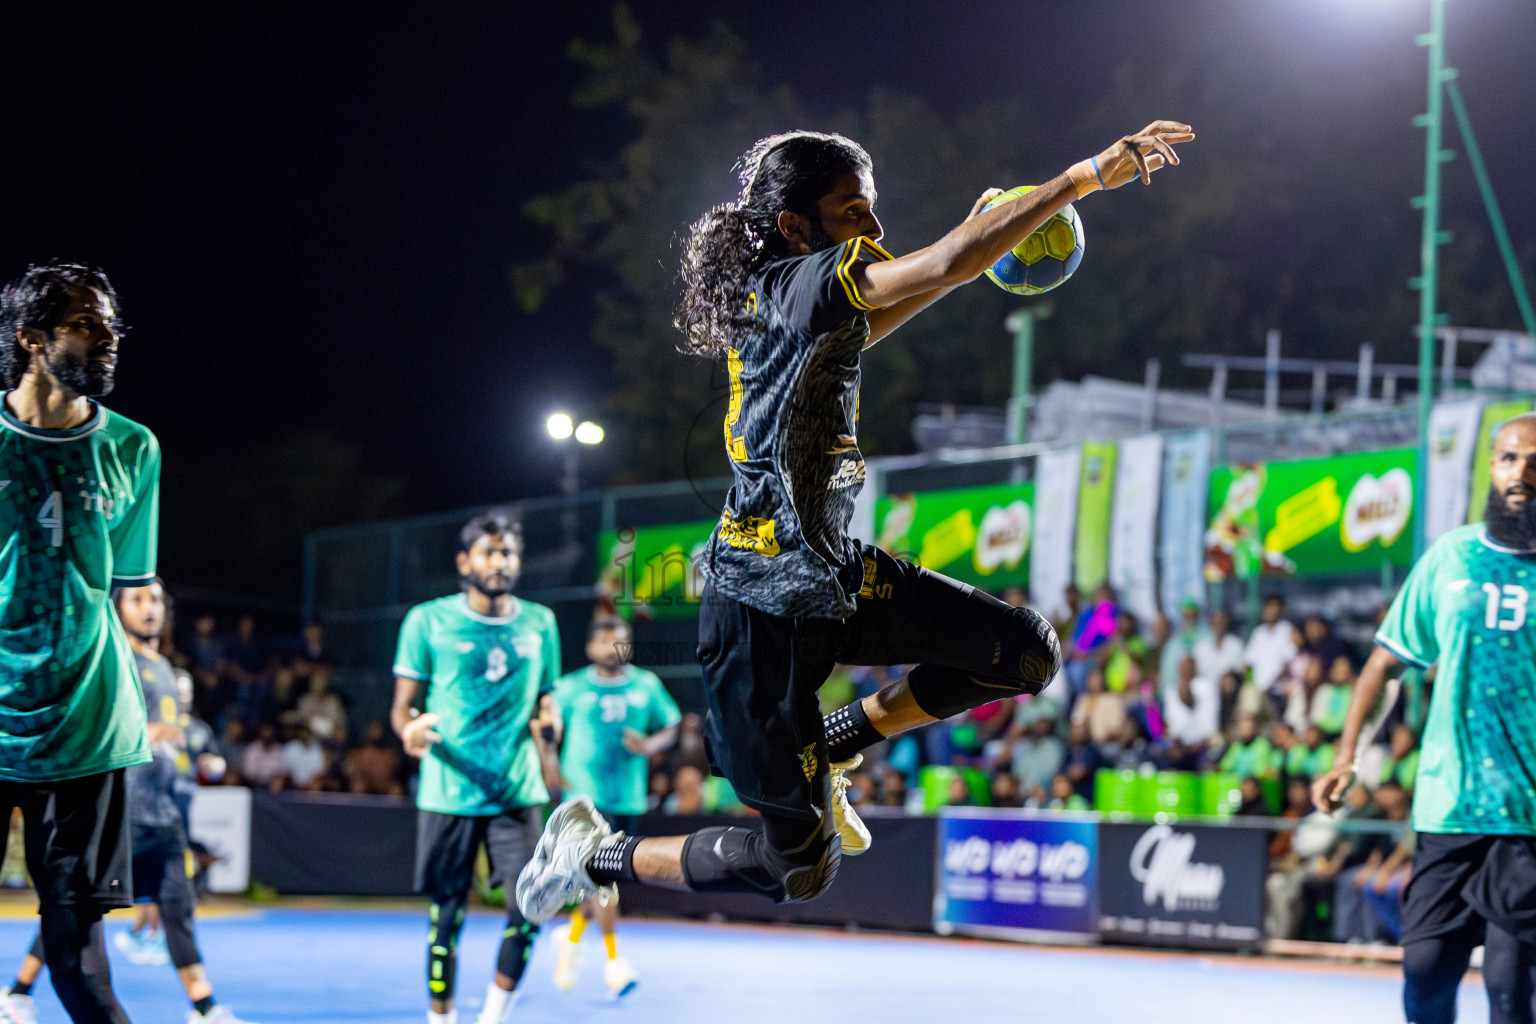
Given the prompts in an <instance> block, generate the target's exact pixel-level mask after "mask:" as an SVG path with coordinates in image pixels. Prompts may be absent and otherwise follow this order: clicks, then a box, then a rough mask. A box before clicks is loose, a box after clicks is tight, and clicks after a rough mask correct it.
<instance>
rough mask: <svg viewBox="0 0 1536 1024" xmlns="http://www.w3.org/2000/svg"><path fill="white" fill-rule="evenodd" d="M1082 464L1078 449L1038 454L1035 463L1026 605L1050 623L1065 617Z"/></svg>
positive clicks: (1080, 453) (1081, 454) (1070, 578)
mask: <svg viewBox="0 0 1536 1024" xmlns="http://www.w3.org/2000/svg"><path fill="white" fill-rule="evenodd" d="M1082 464H1083V453H1082V451H1081V449H1078V448H1060V449H1057V450H1055V451H1048V452H1041V453H1040V455H1039V457H1038V458H1037V459H1036V460H1035V540H1034V551H1033V553H1032V554H1031V557H1030V562H1029V602H1030V604H1032V605H1033V606H1034V607H1035V608H1036V609H1038V610H1039V611H1040V613H1041V614H1043V615H1044V616H1045V617H1046V618H1048V619H1051V620H1053V621H1054V620H1057V619H1061V618H1064V617H1065V616H1066V614H1067V601H1066V594H1067V586H1068V585H1069V584H1070V583H1071V582H1072V542H1073V535H1074V533H1075V532H1076V530H1077V485H1078V477H1079V476H1080V475H1081V473H1082Z"/></svg>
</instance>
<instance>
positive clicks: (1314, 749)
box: [1299, 725, 1334, 777]
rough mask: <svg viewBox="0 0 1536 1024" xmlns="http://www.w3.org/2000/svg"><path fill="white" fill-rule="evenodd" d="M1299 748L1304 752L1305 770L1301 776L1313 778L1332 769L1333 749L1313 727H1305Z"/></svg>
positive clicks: (1326, 738) (1320, 732)
mask: <svg viewBox="0 0 1536 1024" xmlns="http://www.w3.org/2000/svg"><path fill="white" fill-rule="evenodd" d="M1300 745H1301V747H1302V748H1303V749H1304V750H1305V751H1306V762H1305V770H1304V771H1302V772H1300V773H1299V774H1301V775H1306V776H1308V777H1315V776H1318V775H1322V774H1323V773H1324V772H1328V771H1331V770H1332V769H1333V760H1334V747H1333V744H1332V743H1329V742H1328V737H1326V736H1324V735H1323V730H1321V729H1319V728H1318V727H1317V726H1315V725H1309V726H1307V731H1306V732H1305V733H1303V734H1302V737H1301V744H1300Z"/></svg>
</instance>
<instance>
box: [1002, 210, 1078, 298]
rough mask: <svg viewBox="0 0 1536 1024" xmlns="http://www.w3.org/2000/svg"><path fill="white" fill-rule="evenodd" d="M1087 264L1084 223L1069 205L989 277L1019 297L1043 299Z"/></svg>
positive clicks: (1026, 240) (1037, 229) (1043, 225)
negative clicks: (1033, 296) (1047, 293)
mask: <svg viewBox="0 0 1536 1024" xmlns="http://www.w3.org/2000/svg"><path fill="white" fill-rule="evenodd" d="M1034 190H1035V186H1034V185H1020V186H1019V187H1018V188H1011V189H1009V190H1008V191H1007V192H1004V193H1003V194H1002V195H1000V196H997V197H995V198H994V199H992V200H991V201H990V202H988V203H987V205H986V206H984V207H982V209H983V210H990V209H992V208H993V207H995V206H1000V205H1002V204H1003V203H1011V202H1013V201H1014V200H1015V199H1017V198H1019V196H1022V195H1024V194H1025V193H1027V192H1033V191H1034ZM1081 262H1083V222H1082V221H1081V220H1079V219H1078V216H1077V211H1076V210H1074V209H1073V208H1072V205H1071V204H1070V203H1068V204H1067V205H1066V206H1064V207H1063V208H1062V210H1061V212H1060V213H1058V214H1056V216H1054V217H1052V218H1051V219H1050V220H1048V221H1046V222H1045V223H1044V224H1042V225H1040V226H1039V227H1038V228H1036V229H1035V230H1034V232H1033V233H1031V234H1030V235H1029V237H1027V238H1025V239H1024V241H1022V242H1020V243H1019V244H1018V245H1016V246H1015V247H1014V248H1013V250H1012V251H1011V252H1009V253H1008V254H1006V255H1005V256H1004V257H1003V258H1002V259H1000V260H998V261H997V262H996V263H994V264H992V266H991V268H990V269H988V270H987V272H986V273H987V277H989V278H991V279H992V283H993V284H995V285H997V286H998V287H999V288H1001V289H1003V290H1004V291H1009V292H1013V293H1014V294H1015V295H1039V294H1041V293H1042V292H1048V291H1050V290H1051V289H1052V288H1055V287H1056V286H1058V285H1060V284H1061V283H1062V282H1063V281H1065V280H1066V279H1067V278H1069V277H1071V276H1072V273H1073V271H1075V270H1077V265H1078V264H1079V263H1081Z"/></svg>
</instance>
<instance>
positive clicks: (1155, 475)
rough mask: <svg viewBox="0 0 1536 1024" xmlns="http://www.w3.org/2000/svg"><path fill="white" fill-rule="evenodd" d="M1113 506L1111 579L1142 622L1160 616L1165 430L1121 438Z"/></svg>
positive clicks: (1124, 604) (1124, 603)
mask: <svg viewBox="0 0 1536 1024" xmlns="http://www.w3.org/2000/svg"><path fill="white" fill-rule="evenodd" d="M1115 461H1116V468H1115V511H1114V517H1113V519H1112V520H1111V524H1110V532H1109V582H1110V585H1111V586H1113V587H1114V588H1115V595H1116V597H1118V598H1119V601H1120V606H1121V607H1122V608H1127V609H1129V610H1130V612H1131V614H1133V615H1135V616H1136V617H1137V618H1138V619H1140V620H1141V621H1142V622H1147V623H1150V622H1151V621H1152V620H1153V619H1154V618H1155V617H1156V616H1157V505H1158V491H1159V490H1160V489H1161V487H1162V482H1163V438H1162V435H1161V434H1147V435H1145V436H1143V437H1131V438H1127V439H1126V440H1124V441H1121V442H1120V451H1119V453H1118V455H1117V456H1116V459H1115Z"/></svg>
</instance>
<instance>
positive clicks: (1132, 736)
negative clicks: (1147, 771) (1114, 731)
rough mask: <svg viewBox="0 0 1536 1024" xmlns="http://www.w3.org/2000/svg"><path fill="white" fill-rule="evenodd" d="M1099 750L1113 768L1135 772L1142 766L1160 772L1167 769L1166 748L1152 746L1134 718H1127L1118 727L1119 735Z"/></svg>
mask: <svg viewBox="0 0 1536 1024" xmlns="http://www.w3.org/2000/svg"><path fill="white" fill-rule="evenodd" d="M1099 749H1100V753H1102V754H1103V755H1104V757H1105V760H1106V761H1107V762H1108V764H1110V765H1111V766H1113V767H1115V768H1121V769H1131V770H1135V769H1139V768H1141V767H1142V765H1152V766H1153V767H1154V768H1157V769H1158V770H1162V769H1164V768H1167V767H1169V764H1168V751H1167V748H1166V747H1163V748H1160V747H1158V746H1157V745H1156V744H1154V743H1153V742H1152V741H1151V740H1150V739H1149V738H1148V737H1147V734H1146V733H1145V732H1143V731H1142V729H1141V727H1140V726H1139V725H1138V724H1137V722H1136V720H1135V719H1134V718H1127V719H1126V720H1125V724H1124V725H1123V726H1121V727H1120V735H1119V736H1116V737H1115V739H1114V741H1113V742H1112V743H1106V744H1104V745H1103V746H1102V747H1100V748H1099Z"/></svg>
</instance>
